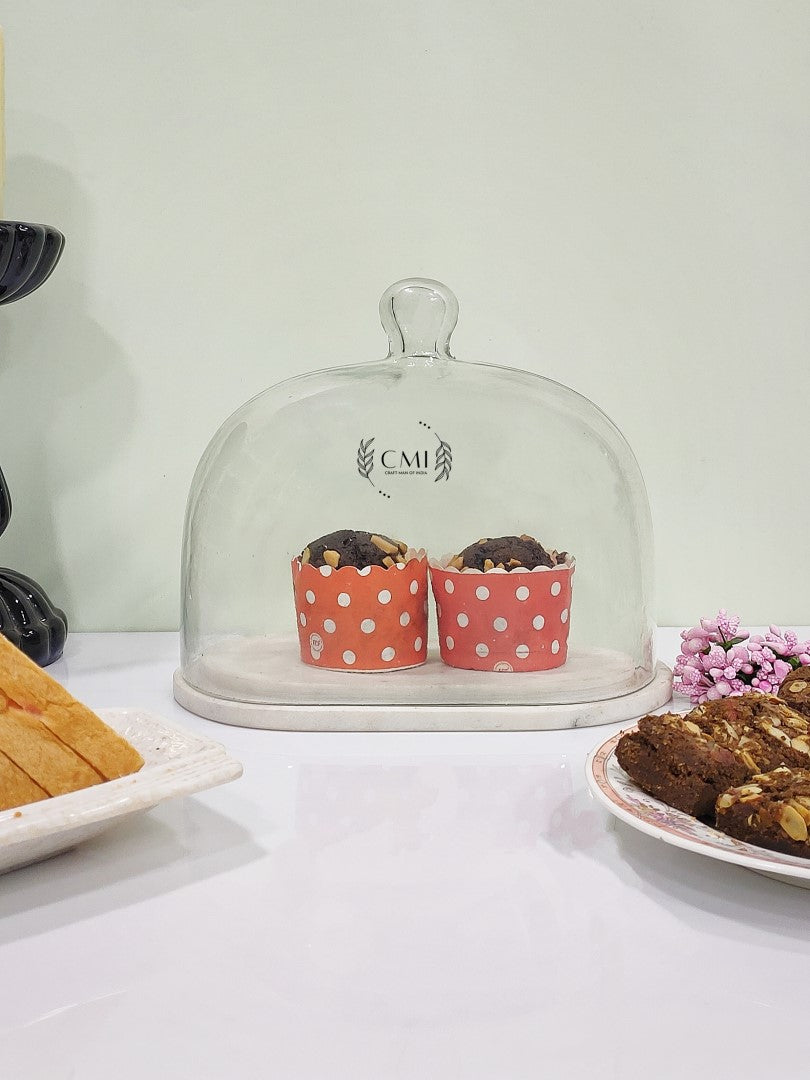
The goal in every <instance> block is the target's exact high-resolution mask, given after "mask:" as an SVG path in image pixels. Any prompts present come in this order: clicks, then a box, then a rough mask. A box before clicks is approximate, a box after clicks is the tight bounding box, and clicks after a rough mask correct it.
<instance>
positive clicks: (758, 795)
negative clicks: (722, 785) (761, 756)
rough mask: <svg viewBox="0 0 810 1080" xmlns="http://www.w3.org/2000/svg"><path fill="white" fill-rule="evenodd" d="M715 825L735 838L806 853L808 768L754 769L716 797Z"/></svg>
mask: <svg viewBox="0 0 810 1080" xmlns="http://www.w3.org/2000/svg"><path fill="white" fill-rule="evenodd" d="M716 825H717V828H718V829H720V830H721V832H724V833H727V834H728V835H729V836H733V837H735V838H736V839H737V840H745V841H746V842H747V843H749V844H757V845H759V847H764V848H770V849H771V850H773V851H781V852H784V854H786V855H798V856H800V857H802V858H808V857H810V838H809V834H808V826H809V825H810V770H808V769H788V768H785V767H782V768H779V769H773V770H771V771H770V772H766V773H756V774H755V775H754V776H752V777H751V778H750V779H749V780H748V782H747V783H745V784H742V785H739V786H736V787H732V788H731V789H730V790H729V791H726V792H724V793H723V794H721V795H720V796H719V798H718V799H717V820H716Z"/></svg>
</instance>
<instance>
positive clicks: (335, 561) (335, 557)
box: [323, 551, 340, 570]
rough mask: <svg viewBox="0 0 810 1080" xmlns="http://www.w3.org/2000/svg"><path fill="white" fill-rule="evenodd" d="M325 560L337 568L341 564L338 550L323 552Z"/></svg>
mask: <svg viewBox="0 0 810 1080" xmlns="http://www.w3.org/2000/svg"><path fill="white" fill-rule="evenodd" d="M323 561H324V562H325V563H328V565H329V566H331V567H333V569H335V570H337V568H338V566H339V565H340V555H339V554H338V552H337V551H325V552H324V553H323Z"/></svg>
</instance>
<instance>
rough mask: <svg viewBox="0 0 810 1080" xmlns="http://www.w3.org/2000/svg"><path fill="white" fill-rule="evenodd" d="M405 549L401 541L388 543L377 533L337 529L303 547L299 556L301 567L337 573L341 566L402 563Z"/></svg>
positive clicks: (389, 565)
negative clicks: (325, 568) (308, 566)
mask: <svg viewBox="0 0 810 1080" xmlns="http://www.w3.org/2000/svg"><path fill="white" fill-rule="evenodd" d="M407 550H408V545H407V544H404V543H403V542H402V541H401V540H391V539H390V537H388V536H383V535H382V534H381V533H368V532H363V531H362V530H360V529H338V530H337V532H331V533H327V534H326V535H325V536H319V537H318V539H317V540H313V541H312V542H311V543H309V544H307V546H306V547H305V548H304V550H303V551H302V553H301V564H302V565H304V564H306V563H312V565H313V566H331V567H332V568H333V569H335V570H337V569H338V568H339V567H343V566H356V567H357V568H358V569H362V568H363V567H364V566H385V567H391V566H394V565H395V564H396V563H404V562H405V553H406V552H407Z"/></svg>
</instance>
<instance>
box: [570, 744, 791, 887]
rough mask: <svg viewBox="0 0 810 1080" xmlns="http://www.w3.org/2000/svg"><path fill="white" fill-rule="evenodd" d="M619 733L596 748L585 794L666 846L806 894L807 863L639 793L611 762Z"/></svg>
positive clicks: (614, 762) (588, 763) (613, 760)
mask: <svg viewBox="0 0 810 1080" xmlns="http://www.w3.org/2000/svg"><path fill="white" fill-rule="evenodd" d="M626 730H628V731H632V730H634V729H633V728H628V729H626ZM624 734H625V732H624V731H620V732H619V733H618V734H617V735H613V736H611V738H609V739H607V740H606V741H605V742H603V743H601V744H600V745H599V746H597V747H596V749H595V750H594V751H593V752H592V753H591V754H590V755H589V757H588V760H587V762H586V765H585V771H586V776H587V779H588V785H589V787H590V789H591V791H592V792H593V794H594V795H595V796H596V798H597V799H598V800H599V801H600V802H601V803H602V804H603V805H604V806H605V807H607V809H608V810H609V811H610V812H611V814H613V815H614V816H615V817H617V818H619V820H620V821H624V822H626V823H627V824H628V825H632V826H633V828H634V829H639V830H640V831H641V832H643V833H647V835H648V836H654V837H656V838H657V839H658V840H663V841H664V843H666V844H673V845H674V846H675V847H680V848H685V849H686V850H687V851H694V852H696V853H697V854H699V855H707V856H708V857H709V858H711V859H720V860H721V861H722V862H729V863H735V864H736V865H737V866H745V867H747V868H748V869H749V870H756V871H757V872H758V873H760V874H766V875H767V876H768V877H775V878H778V879H779V880H780V881H786V882H788V883H789V884H791V885H800V886H802V887H803V888H806V889H810V859H799V858H796V857H795V856H794V855H782V854H781V853H780V852H778V851H768V850H766V849H765V848H761V847H756V846H755V845H754V844H746V843H744V842H743V841H742V840H735V839H734V838H733V837H731V836H726V835H725V833H721V832H718V831H717V829H713V828H711V826H709V825H704V824H703V823H702V822H700V821H698V820H697V819H696V818H693V817H690V816H689V814H684V813H682V812H681V811H680V810H675V809H674V808H673V807H671V806H667V805H666V803H662V802H660V800H658V799H656V798H654V797H653V796H652V795H647V794H646V792H644V791H642V790H641V788H640V787H638V786H637V785H636V784H635V783H634V782H633V781H632V780H631V779H630V777H629V776H628V775H627V773H626V772H625V771H624V769H623V768H622V767H621V766H620V765H619V763H618V761H617V760H616V744H617V743H618V741H619V739H620V738H621V736H622V735H624Z"/></svg>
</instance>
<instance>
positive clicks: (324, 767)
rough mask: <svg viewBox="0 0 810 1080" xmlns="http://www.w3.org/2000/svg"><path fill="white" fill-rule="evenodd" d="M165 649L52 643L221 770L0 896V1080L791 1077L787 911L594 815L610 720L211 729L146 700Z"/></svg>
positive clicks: (668, 647) (671, 640)
mask: <svg viewBox="0 0 810 1080" xmlns="http://www.w3.org/2000/svg"><path fill="white" fill-rule="evenodd" d="M676 641H677V634H676V633H675V632H674V631H661V632H660V656H661V658H662V659H663V660H665V661H668V662H671V661H672V659H673V658H674V654H675V651H676ZM177 650H178V645H177V637H176V635H174V634H84V635H82V634H74V635H72V636H71V637H70V638H69V639H68V645H67V649H66V654H65V657H64V659H63V660H62V661H60V662H59V663H58V664H56V665H54V667H53V668H51V669H50V670H51V672H52V673H53V675H54V676H55V677H56V678H58V679H60V680H61V681H63V682H64V683H65V684H66V685H67V686H68V688H69V689H70V690H72V691H73V692H74V693H75V694H77V695H79V696H80V697H82V698H83V699H84V700H86V701H87V702H88V703H89V704H90V705H92V706H94V707H97V708H101V707H111V706H138V707H141V708H144V709H149V710H152V711H154V712H157V713H159V714H161V715H162V716H164V717H165V718H167V719H168V720H169V721H170V722H172V723H175V724H178V725H181V726H185V727H186V728H188V729H190V730H192V731H202V732H205V733H206V734H207V735H209V736H212V737H214V738H216V739H218V740H219V741H220V742H222V743H223V744H225V746H226V747H227V748H228V749H229V751H230V752H231V753H232V754H233V755H234V756H235V757H237V758H239V759H240V760H241V761H242V762H243V763H244V776H243V778H242V779H241V780H237V781H236V782H234V783H232V784H229V785H227V786H224V787H221V788H217V789H214V790H211V791H209V792H206V793H204V794H201V795H196V796H193V797H188V798H186V799H180V800H177V801H174V802H171V803H165V804H163V805H161V806H159V807H157V808H156V809H154V810H152V811H151V812H150V813H148V814H146V815H142V816H140V817H136V818H132V819H130V820H128V821H125V822H122V823H121V824H119V825H117V826H114V827H113V828H111V829H110V830H109V831H108V832H106V833H105V834H103V835H102V836H100V837H98V838H96V839H94V840H91V841H89V842H87V843H86V844H84V845H82V846H80V847H78V848H77V849H75V850H74V851H72V852H69V853H66V854H64V855H60V856H58V857H56V858H53V859H51V860H49V861H47V862H44V863H41V864H39V865H36V866H32V867H28V868H26V869H22V870H17V871H15V872H13V873H10V874H7V875H5V876H3V877H0V971H2V978H1V979H0V986H1V987H2V989H0V1001H2V1008H1V1009H0V1077H2V1078H3V1080H18V1078H19V1080H109V1078H110V1077H114V1078H115V1080H142V1078H147V1077H150V1078H151V1077H155V1078H167V1080H226V1078H228V1080H230V1078H234V1080H253V1078H256V1080H259V1078H262V1080H263V1078H269V1077H272V1078H280V1080H286V1078H290V1080H305V1078H306V1080H344V1078H345V1080H366V1078H368V1080H394V1078H396V1080H411V1078H413V1080H417V1078H418V1080H433V1078H436V1080H455V1078H459V1080H523V1078H525V1080H537V1078H549V1080H577V1078H579V1077H583V1078H586V1077H587V1078H596V1077H599V1078H600V1080H608V1078H614V1077H615V1078H621V1080H642V1078H643V1080H670V1078H672V1080H675V1078H681V1077H689V1076H694V1077H717V1078H720V1080H726V1078H728V1080H732V1078H734V1080H744V1078H748V1077H751V1078H754V1077H757V1078H760V1077H762V1076H766V1075H771V1074H772V1070H773V1068H774V1067H775V1065H777V1064H778V1066H779V1070H780V1074H781V1075H784V1076H803V1075H806V1074H807V1069H808V1066H807V1052H806V1049H805V1047H804V1039H803V1034H802V1033H803V1031H804V1020H805V1009H806V1003H805V996H804V995H805V985H806V984H805V965H806V964H807V963H808V958H810V892H809V891H806V890H803V889H799V888H796V887H792V886H789V885H784V884H782V883H780V882H776V881H772V880H768V879H765V878H762V877H760V876H757V875H756V874H754V873H752V872H750V871H748V870H744V869H741V868H738V867H735V866H731V865H727V864H722V863H717V862H714V861H711V860H709V859H707V858H704V857H702V856H700V855H696V854H691V853H689V852H685V851H680V850H677V849H675V848H672V847H669V846H666V845H664V844H662V843H661V842H659V841H657V840H655V839H653V838H650V837H648V836H644V835H642V834H640V833H638V832H636V831H634V830H633V829H631V828H630V827H628V826H625V825H623V824H621V823H618V822H615V821H614V820H613V819H611V818H610V817H609V816H608V815H607V813H606V812H604V811H603V810H602V809H601V808H600V807H599V806H598V805H597V804H596V803H595V802H594V801H593V799H592V798H591V796H590V794H589V793H588V791H587V789H586V785H585V780H584V762H585V758H586V755H587V753H588V752H589V751H590V750H591V749H592V747H593V746H594V745H595V744H596V743H597V742H601V741H602V740H603V739H605V738H606V737H607V736H608V735H609V734H610V733H611V732H612V731H614V730H616V727H615V726H614V727H603V728H589V729H584V730H567V731H559V732H536V733H527V732H524V733H513V734H510V733H481V734H448V733H441V734H439V733H437V734H430V733H421V734H365V733H364V734H293V733H283V732H281V733H279V732H269V731H256V730H250V729H243V728H230V727H224V726H219V725H216V724H213V723H211V722H209V721H205V720H200V719H198V718H196V717H194V716H191V715H190V714H187V713H184V712H183V710H182V709H180V708H179V706H177V705H175V703H174V702H173V700H172V697H171V678H172V672H173V670H174V668H175V667H176V664H177Z"/></svg>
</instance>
